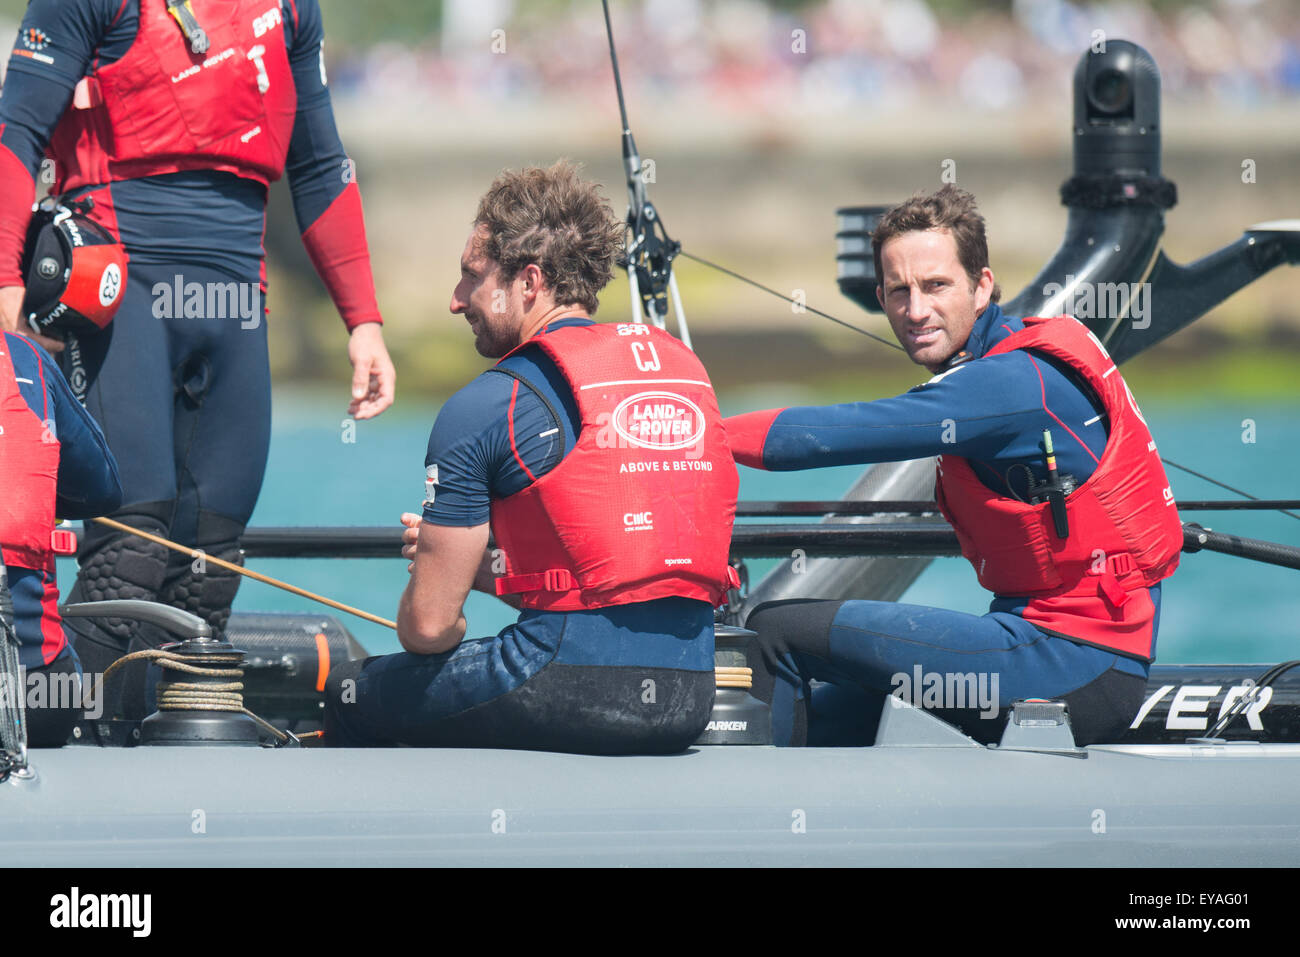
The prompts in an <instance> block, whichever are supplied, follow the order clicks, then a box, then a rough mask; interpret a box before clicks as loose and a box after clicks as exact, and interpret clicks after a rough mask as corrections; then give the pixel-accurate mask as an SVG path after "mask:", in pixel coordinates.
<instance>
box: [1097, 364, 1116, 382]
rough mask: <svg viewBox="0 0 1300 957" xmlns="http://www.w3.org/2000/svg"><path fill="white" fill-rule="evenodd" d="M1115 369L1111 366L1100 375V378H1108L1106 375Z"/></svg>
mask: <svg viewBox="0 0 1300 957" xmlns="http://www.w3.org/2000/svg"><path fill="white" fill-rule="evenodd" d="M1115 369H1116V367H1115V366H1111V367H1110V368H1109V369H1107V370H1106V371H1105V372H1103V373H1102V374H1101V377H1102V378H1103V379H1104V378H1106V376H1108V375H1110V374H1111V373H1112V372H1114V371H1115Z"/></svg>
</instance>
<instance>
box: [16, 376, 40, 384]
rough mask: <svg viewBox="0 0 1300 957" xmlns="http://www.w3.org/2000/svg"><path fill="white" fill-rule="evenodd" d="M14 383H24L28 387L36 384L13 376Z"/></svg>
mask: <svg viewBox="0 0 1300 957" xmlns="http://www.w3.org/2000/svg"><path fill="white" fill-rule="evenodd" d="M14 381H15V382H26V383H27V384H28V385H35V384H36V383H34V382H32V380H31V379H22V378H19V377H18V376H14Z"/></svg>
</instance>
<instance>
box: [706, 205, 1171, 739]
mask: <svg viewBox="0 0 1300 957" xmlns="http://www.w3.org/2000/svg"><path fill="white" fill-rule="evenodd" d="M872 246H873V250H874V252H875V259H876V275H877V276H878V277H880V286H878V287H877V289H876V295H877V296H878V298H879V299H880V302H881V305H882V306H884V308H885V311H886V313H887V314H888V316H889V322H890V325H891V326H892V327H893V330H894V334H895V335H896V336H897V337H898V340H899V342H900V343H902V345H903V348H904V349H905V350H906V351H907V354H908V356H909V357H911V359H912V361H913V362H916V363H918V364H919V365H923V366H925V367H926V368H927V369H929V370H930V372H932V373H934V377H933V378H932V379H930V381H928V382H927V383H925V384H924V385H921V386H918V387H917V388H915V389H912V390H911V391H910V392H907V393H906V394H904V395H901V396H897V397H895V398H890V399H881V400H879V401H876V402H864V403H854V404H848V405H835V406H826V407H822V408H787V409H773V410H769V411H766V412H752V413H748V414H746V415H740V416H734V417H732V418H729V419H727V432H728V436H729V439H730V441H731V445H732V450H733V452H734V453H735V456H736V461H738V462H740V463H742V464H745V465H750V466H753V467H755V468H765V469H775V470H784V469H803V468H815V467H818V466H827V465H845V464H850V463H855V464H861V463H868V462H894V461H903V460H907V459H915V458H921V457H923V456H927V455H936V454H937V455H939V456H940V458H939V462H938V476H937V482H936V493H937V498H938V500H939V504H940V507H941V508H942V509H943V512H944V514H945V515H946V516H947V517H948V519H949V521H950V522H951V523H952V525H953V528H954V529H955V530H956V532H957V537H958V539H959V540H960V542H961V547H962V553H963V554H964V555H965V556H966V557H967V558H968V559H969V560H970V561H971V563H972V565H974V566H975V569H976V573H977V574H978V576H979V580H980V583H981V584H982V585H983V586H984V587H985V588H988V589H989V590H990V591H992V592H994V599H993V602H992V604H991V606H990V609H989V613H988V614H986V615H984V616H977V615H968V614H962V613H959V612H954V611H946V610H943V609H938V608H924V607H919V606H916V605H906V604H899V603H893V602H879V601H802V600H796V601H793V602H773V603H770V604H764V605H760V606H759V607H758V608H756V609H755V610H754V612H753V613H752V614H751V615H750V616H749V618H748V621H747V624H748V626H749V627H750V628H753V629H754V630H756V631H757V632H758V633H759V636H760V639H759V641H760V644H761V645H762V647H763V649H764V657H765V658H766V659H767V660H768V661H769V662H770V663H772V664H773V666H774V667H775V668H776V680H775V684H774V685H772V686H770V687H769V688H768V689H767V694H769V695H770V696H771V697H772V699H773V730H774V735H775V736H776V739H777V741H778V743H800V742H801V741H803V740H804V736H805V732H806V733H807V735H808V740H809V742H810V743H867V744H869V743H871V740H872V737H873V735H874V731H873V727H874V722H875V719H876V717H877V716H878V715H879V711H880V705H881V704H882V702H883V696H884V695H886V694H890V693H895V694H902V695H903V696H904V697H906V698H907V699H908V700H909V702H910V703H913V704H917V705H923V706H926V707H933V708H935V709H936V710H941V711H944V712H945V716H946V717H948V718H949V719H951V720H954V721H955V722H956V723H958V724H959V725H960V726H962V727H963V728H964V729H965V730H966V731H967V732H968V733H969V734H971V735H972V736H974V737H977V738H979V739H981V740H996V739H997V738H998V737H999V735H1000V734H1001V730H1002V724H1003V722H1002V721H1000V720H991V719H993V718H996V717H999V716H1000V715H1002V713H1003V712H1002V709H1004V708H1005V707H1006V706H1007V705H1008V704H1010V703H1011V702H1012V701H1015V700H1017V699H1019V698H1028V697H1052V698H1064V699H1065V701H1066V702H1067V703H1068V706H1069V709H1070V715H1071V719H1072V722H1073V725H1074V732H1075V738H1076V740H1077V741H1078V742H1079V743H1080V744H1086V743H1089V742H1095V741H1104V740H1115V738H1116V737H1117V736H1118V735H1120V734H1122V733H1123V732H1124V730H1125V729H1126V728H1127V727H1128V725H1129V722H1130V721H1131V720H1132V719H1133V717H1134V715H1135V714H1136V713H1137V710H1138V708H1139V707H1140V705H1141V702H1142V699H1143V694H1144V690H1145V687H1146V678H1147V673H1148V669H1149V667H1150V665H1151V662H1152V661H1154V660H1155V653H1156V631H1157V627H1158V624H1159V617H1160V582H1161V580H1162V579H1164V578H1166V577H1168V576H1169V575H1171V574H1173V571H1174V569H1175V568H1176V567H1177V564H1178V556H1179V551H1180V549H1181V547H1182V541H1183V535H1182V526H1181V524H1180V522H1179V520H1178V511H1177V509H1176V507H1175V505H1174V499H1173V493H1172V491H1171V489H1170V486H1169V481H1168V479H1167V478H1166V477H1165V472H1164V468H1163V466H1162V465H1161V463H1160V456H1159V454H1158V453H1157V451H1156V446H1155V442H1154V441H1152V439H1151V434H1150V432H1149V431H1148V430H1147V426H1146V423H1145V421H1143V419H1142V416H1141V413H1140V412H1139V411H1138V407H1137V404H1136V402H1134V401H1133V397H1132V395H1131V393H1129V391H1128V387H1127V386H1126V385H1125V384H1124V381H1123V378H1122V377H1121V376H1120V374H1119V372H1118V370H1117V369H1116V367H1115V363H1114V362H1112V361H1111V359H1110V357H1109V356H1108V355H1107V354H1106V350H1105V349H1104V348H1102V345H1101V343H1100V342H1099V341H1098V340H1097V339H1096V338H1094V337H1093V336H1092V334H1091V333H1089V332H1088V330H1087V329H1086V328H1085V327H1084V326H1083V325H1082V324H1081V323H1079V322H1077V321H1076V320H1074V319H1071V318H1068V317H1060V318H1056V319H1033V318H1030V319H1023V320H1022V319H1017V318H1012V317H1010V316H1007V315H1004V314H1003V313H1002V310H1001V309H1000V308H999V307H998V305H997V299H998V289H997V285H996V283H995V281H994V277H993V272H992V270H991V269H990V268H989V265H988V245H987V242H986V240H985V236H984V220H983V218H982V217H981V216H980V215H979V213H978V212H977V210H976V208H975V200H974V197H973V196H971V195H970V194H969V193H966V192H964V191H962V190H959V189H956V188H955V187H952V186H945V187H944V188H943V189H941V190H939V191H938V192H937V193H935V194H934V195H932V196H924V197H923V196H917V197H914V198H913V199H912V200H910V201H908V202H906V203H903V204H902V205H901V206H898V207H895V208H894V209H892V210H890V211H889V212H888V213H886V214H885V215H884V217H882V219H881V221H880V225H879V226H878V227H877V229H876V231H875V234H874V236H873V237H872ZM1045 432H1048V433H1050V436H1048V437H1045V436H1044V433H1045ZM1047 438H1050V445H1049V444H1048V442H1047ZM1053 446H1054V451H1055V455H1054V456H1053V455H1052V453H1053V448H1052V447H1053ZM1062 476H1068V477H1072V478H1073V481H1074V486H1075V487H1074V490H1073V491H1069V492H1068V494H1065V495H1064V497H1063V498H1062V497H1061V495H1062V494H1063V493H1065V492H1066V491H1068V489H1069V485H1068V483H1066V481H1065V480H1064V479H1062V478H1061V477H1062ZM1053 482H1055V483H1056V484H1055V486H1054V487H1053V486H1050V485H1049V486H1048V488H1044V487H1043V486H1044V483H1053ZM1049 488H1051V489H1053V491H1052V494H1051V495H1050V496H1046V497H1045V493H1047V492H1048V491H1049ZM1051 499H1056V501H1055V502H1053V501H1052V500H1051ZM1058 522H1059V523H1060V524H1058ZM1063 532H1064V534H1062V533H1063ZM918 675H919V676H920V678H921V680H920V681H917V676H918ZM932 675H937V676H938V681H939V682H942V687H943V688H945V689H947V688H952V689H954V690H955V689H957V688H958V687H960V688H961V689H962V694H961V695H960V696H958V695H956V694H954V699H956V698H958V697H960V698H964V699H966V700H949V701H944V700H942V695H932V696H926V695H923V694H922V688H921V687H918V685H924V686H926V687H928V688H929V689H930V690H931V691H933V690H934V688H935V687H936V682H935V680H934V679H932V678H930V677H928V676H932ZM969 675H973V676H974V678H975V682H974V683H973V684H972V683H970V682H966V683H964V684H959V682H958V681H956V680H951V679H952V678H955V677H956V676H969ZM809 679H818V680H823V681H827V682H830V684H829V685H828V686H827V687H826V689H825V691H824V692H823V691H821V690H819V696H818V698H817V699H816V700H814V702H813V707H812V711H811V712H806V710H805V702H806V701H807V696H806V690H807V689H806V685H805V683H806V682H807V681H808V680H809ZM935 698H939V699H940V700H935ZM806 713H807V715H808V720H809V724H808V725H807V726H805V725H804V723H803V722H804V715H805V714H806ZM832 714H834V715H836V716H844V715H847V716H848V717H849V719H850V724H851V725H852V726H853V727H852V729H851V730H845V729H843V728H838V729H833V728H832V727H831V726H830V724H829V719H830V716H831V715H832ZM822 718H825V719H827V724H826V725H824V726H822V727H819V726H818V723H819V719H822Z"/></svg>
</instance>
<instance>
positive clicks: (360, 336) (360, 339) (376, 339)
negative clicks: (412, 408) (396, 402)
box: [348, 322, 397, 419]
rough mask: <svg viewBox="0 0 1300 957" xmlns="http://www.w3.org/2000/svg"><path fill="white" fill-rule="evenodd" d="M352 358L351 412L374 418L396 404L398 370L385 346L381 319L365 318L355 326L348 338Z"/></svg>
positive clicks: (349, 409) (359, 417)
mask: <svg viewBox="0 0 1300 957" xmlns="http://www.w3.org/2000/svg"><path fill="white" fill-rule="evenodd" d="M348 359H349V361H351V363H352V402H351V404H350V405H349V406H348V415H350V416H352V417H353V418H357V419H373V418H374V417H375V416H377V415H378V414H379V413H380V412H383V411H384V409H386V408H388V407H389V406H390V405H392V404H393V394H394V391H395V389H396V387H397V371H396V370H395V369H394V368H393V360H392V359H390V358H388V349H387V348H386V347H385V346H384V333H383V327H382V326H380V324H379V323H377V322H363V323H362V324H361V325H359V326H357V327H356V328H354V329H353V330H352V336H351V338H350V339H349V340H348Z"/></svg>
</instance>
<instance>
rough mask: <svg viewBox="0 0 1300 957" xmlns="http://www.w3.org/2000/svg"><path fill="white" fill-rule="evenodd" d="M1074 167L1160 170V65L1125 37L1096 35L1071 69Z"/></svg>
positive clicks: (1132, 172)
mask: <svg viewBox="0 0 1300 957" xmlns="http://www.w3.org/2000/svg"><path fill="white" fill-rule="evenodd" d="M1074 136H1075V142H1074V172H1075V175H1078V176H1098V175H1102V176H1113V175H1119V176H1125V177H1130V176H1131V177H1152V178H1154V177H1158V176H1159V175H1160V70H1159V69H1158V68H1157V67H1156V61H1155V60H1154V59H1153V58H1152V57H1151V54H1149V53H1147V51H1146V50H1144V49H1142V47H1140V46H1138V45H1137V44H1136V43H1130V42H1129V41H1127V40H1106V41H1099V42H1098V44H1097V45H1095V46H1094V47H1093V48H1092V49H1090V50H1089V51H1088V52H1087V53H1085V54H1084V55H1083V58H1082V59H1081V60H1080V61H1079V66H1078V67H1077V68H1076V69H1075V71H1074Z"/></svg>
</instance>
